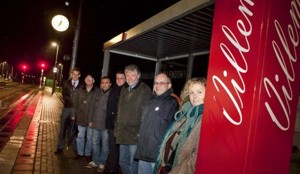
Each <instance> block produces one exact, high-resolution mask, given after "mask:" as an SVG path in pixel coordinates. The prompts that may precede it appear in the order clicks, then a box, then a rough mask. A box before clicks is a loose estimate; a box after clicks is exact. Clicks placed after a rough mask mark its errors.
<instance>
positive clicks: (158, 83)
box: [154, 82, 169, 86]
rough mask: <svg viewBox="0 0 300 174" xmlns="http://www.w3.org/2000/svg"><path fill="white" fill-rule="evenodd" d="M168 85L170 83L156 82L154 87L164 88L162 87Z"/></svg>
mask: <svg viewBox="0 0 300 174" xmlns="http://www.w3.org/2000/svg"><path fill="white" fill-rule="evenodd" d="M166 84H169V83H168V82H154V85H157V86H162V85H166Z"/></svg>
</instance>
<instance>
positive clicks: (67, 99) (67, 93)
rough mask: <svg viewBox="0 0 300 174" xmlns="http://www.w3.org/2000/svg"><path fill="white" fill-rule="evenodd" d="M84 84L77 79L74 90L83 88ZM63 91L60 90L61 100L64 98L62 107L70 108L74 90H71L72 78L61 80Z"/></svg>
mask: <svg viewBox="0 0 300 174" xmlns="http://www.w3.org/2000/svg"><path fill="white" fill-rule="evenodd" d="M83 86H84V82H83V81H81V80H79V83H78V85H77V86H76V90H77V89H80V88H83ZM62 89H63V91H62V95H63V100H64V107H65V108H72V107H73V96H74V92H75V91H76V90H75V91H73V85H72V79H68V80H66V81H64V82H63V88H62Z"/></svg>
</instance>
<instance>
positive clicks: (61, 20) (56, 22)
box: [51, 15, 69, 32]
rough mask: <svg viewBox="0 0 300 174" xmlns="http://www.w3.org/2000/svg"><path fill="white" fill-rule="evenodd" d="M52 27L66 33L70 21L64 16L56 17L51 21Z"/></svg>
mask: <svg viewBox="0 0 300 174" xmlns="http://www.w3.org/2000/svg"><path fill="white" fill-rule="evenodd" d="M51 24H52V27H53V28H54V29H55V30H57V31H60V32H61V31H66V30H67V29H68V28H69V20H68V19H67V18H66V17H65V16H63V15H56V16H54V17H53V18H52V21H51Z"/></svg>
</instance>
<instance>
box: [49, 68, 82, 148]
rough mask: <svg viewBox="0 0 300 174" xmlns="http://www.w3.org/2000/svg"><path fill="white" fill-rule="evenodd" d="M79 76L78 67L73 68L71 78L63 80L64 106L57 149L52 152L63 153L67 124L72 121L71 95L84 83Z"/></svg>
mask: <svg viewBox="0 0 300 174" xmlns="http://www.w3.org/2000/svg"><path fill="white" fill-rule="evenodd" d="M79 77H80V69H79V68H74V69H73V70H72V71H71V78H70V79H68V80H66V81H64V82H63V87H62V96H63V101H64V108H63V110H62V114H61V120H60V132H59V135H58V140H57V149H56V151H55V152H54V154H60V153H63V149H64V145H65V136H66V130H67V128H68V127H69V125H71V121H74V120H71V115H72V108H73V96H74V93H75V91H76V90H78V89H80V88H82V87H83V85H84V83H83V82H82V81H81V80H79ZM69 141H70V140H69ZM74 148H76V147H74Z"/></svg>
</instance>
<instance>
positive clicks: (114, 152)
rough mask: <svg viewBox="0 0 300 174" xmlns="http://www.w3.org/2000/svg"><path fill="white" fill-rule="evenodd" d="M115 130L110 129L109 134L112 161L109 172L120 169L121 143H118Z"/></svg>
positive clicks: (110, 159) (109, 155)
mask: <svg viewBox="0 0 300 174" xmlns="http://www.w3.org/2000/svg"><path fill="white" fill-rule="evenodd" d="M113 132H114V130H113V129H109V130H108V136H109V154H108V162H109V163H110V171H109V172H117V171H118V169H119V145H118V144H116V137H115V136H114V133H113Z"/></svg>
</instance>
